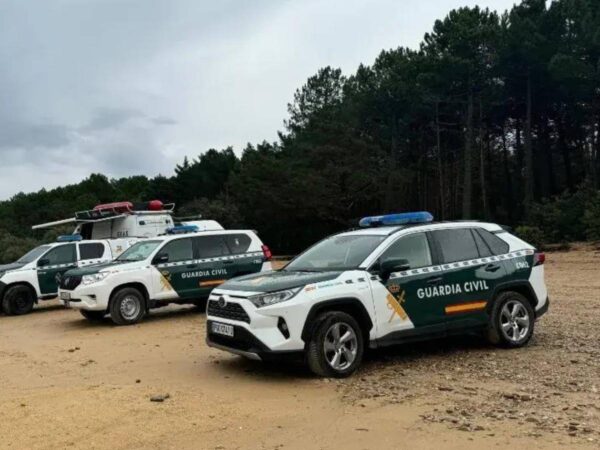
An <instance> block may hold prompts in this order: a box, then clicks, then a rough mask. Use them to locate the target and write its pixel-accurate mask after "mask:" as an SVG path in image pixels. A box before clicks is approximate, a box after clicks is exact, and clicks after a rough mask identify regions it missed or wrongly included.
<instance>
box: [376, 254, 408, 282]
mask: <svg viewBox="0 0 600 450" xmlns="http://www.w3.org/2000/svg"><path fill="white" fill-rule="evenodd" d="M408 269H410V263H409V262H408V259H404V258H388V259H386V260H384V261H381V275H382V278H387V277H389V276H390V274H391V273H393V272H402V271H404V270H408Z"/></svg>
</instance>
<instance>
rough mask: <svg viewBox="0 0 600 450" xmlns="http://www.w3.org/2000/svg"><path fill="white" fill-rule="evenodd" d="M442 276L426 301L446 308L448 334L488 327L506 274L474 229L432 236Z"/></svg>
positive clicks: (425, 296)
mask: <svg viewBox="0 0 600 450" xmlns="http://www.w3.org/2000/svg"><path fill="white" fill-rule="evenodd" d="M431 234H432V237H433V240H434V242H435V245H436V250H437V252H438V255H439V260H440V266H441V269H442V270H441V272H440V274H439V276H438V277H437V278H436V279H435V282H433V283H432V285H431V286H430V287H429V288H428V289H426V290H425V291H424V292H423V298H424V299H425V300H427V301H431V302H435V303H437V304H439V305H440V307H441V308H443V312H444V316H445V320H446V326H447V329H448V331H450V332H452V331H458V330H461V329H464V328H470V327H475V326H480V325H485V324H487V313H486V306H487V304H488V302H489V301H491V298H492V295H493V292H494V288H495V287H496V284H497V283H498V282H499V281H501V280H502V279H503V278H504V277H505V275H506V271H505V268H504V266H503V264H502V262H501V261H500V260H499V259H498V258H497V257H496V256H494V255H492V252H491V251H490V249H489V247H487V245H486V244H485V242H484V241H483V240H482V239H481V237H480V236H479V235H478V234H477V233H476V232H475V231H474V230H473V229H471V228H448V229H443V230H434V231H432V232H431Z"/></svg>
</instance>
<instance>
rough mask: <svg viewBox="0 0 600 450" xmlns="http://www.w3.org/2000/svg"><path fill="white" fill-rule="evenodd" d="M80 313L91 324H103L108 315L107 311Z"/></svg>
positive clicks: (82, 311) (83, 311)
mask: <svg viewBox="0 0 600 450" xmlns="http://www.w3.org/2000/svg"><path fill="white" fill-rule="evenodd" d="M79 312H80V313H81V315H82V316H83V317H85V318H86V319H87V320H89V321H90V322H101V321H102V319H104V316H105V315H106V311H87V310H85V309H80V310H79Z"/></svg>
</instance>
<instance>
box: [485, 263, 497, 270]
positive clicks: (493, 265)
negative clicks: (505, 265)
mask: <svg viewBox="0 0 600 450" xmlns="http://www.w3.org/2000/svg"><path fill="white" fill-rule="evenodd" d="M498 269H500V266H499V265H498V264H488V265H487V266H485V267H484V270H485V271H486V272H496V271H497V270H498Z"/></svg>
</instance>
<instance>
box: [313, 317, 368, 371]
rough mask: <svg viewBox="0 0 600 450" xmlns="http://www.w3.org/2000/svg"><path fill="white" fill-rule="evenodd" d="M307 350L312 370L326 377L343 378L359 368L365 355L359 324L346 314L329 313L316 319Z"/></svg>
mask: <svg viewBox="0 0 600 450" xmlns="http://www.w3.org/2000/svg"><path fill="white" fill-rule="evenodd" d="M317 324H318V325H317V326H316V327H315V329H314V331H313V333H312V336H311V339H310V341H309V343H308V347H307V351H306V359H307V362H308V366H309V367H310V370H312V371H313V372H314V373H315V374H317V375H320V376H323V377H335V378H344V377H347V376H349V375H351V374H352V373H353V372H354V371H355V370H356V369H357V368H358V366H359V365H360V363H361V361H362V357H363V352H364V338H363V333H362V330H361V328H360V326H359V325H358V322H357V321H356V320H355V319H354V317H352V316H351V315H349V314H346V313H344V312H338V311H334V312H327V313H323V314H321V315H320V316H318V317H317Z"/></svg>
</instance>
